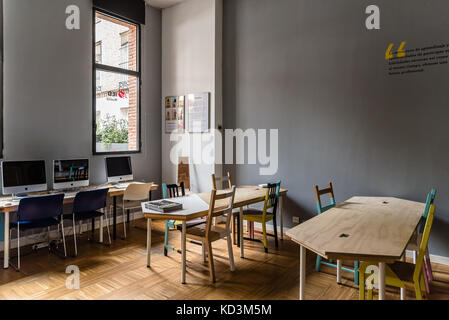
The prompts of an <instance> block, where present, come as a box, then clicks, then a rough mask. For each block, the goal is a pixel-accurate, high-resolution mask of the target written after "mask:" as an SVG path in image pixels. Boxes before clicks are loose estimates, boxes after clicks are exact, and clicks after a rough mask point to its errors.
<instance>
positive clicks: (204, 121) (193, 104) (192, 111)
mask: <svg viewBox="0 0 449 320" xmlns="http://www.w3.org/2000/svg"><path fill="white" fill-rule="evenodd" d="M209 96H210V95H209V92H204V93H200V94H188V95H187V96H186V114H187V119H186V122H187V123H186V127H187V131H188V132H191V133H202V132H208V131H209V117H210V98H209Z"/></svg>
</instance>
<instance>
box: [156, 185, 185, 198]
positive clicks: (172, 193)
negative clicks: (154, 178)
mask: <svg viewBox="0 0 449 320" xmlns="http://www.w3.org/2000/svg"><path fill="white" fill-rule="evenodd" d="M180 191H181V192H180ZM185 195H186V190H185V188H184V182H181V183H180V184H179V185H177V184H165V183H163V184H162V198H164V199H168V198H178V197H184V196H185Z"/></svg>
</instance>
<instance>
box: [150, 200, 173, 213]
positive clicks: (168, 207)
mask: <svg viewBox="0 0 449 320" xmlns="http://www.w3.org/2000/svg"><path fill="white" fill-rule="evenodd" d="M145 208H147V209H149V210H154V211H157V212H162V213H164V212H170V211H174V210H181V209H182V203H178V202H173V201H170V200H157V201H150V202H147V203H145Z"/></svg>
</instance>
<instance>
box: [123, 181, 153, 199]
mask: <svg viewBox="0 0 449 320" xmlns="http://www.w3.org/2000/svg"><path fill="white" fill-rule="evenodd" d="M152 186H153V183H152V182H151V183H131V184H130V185H129V186H128V187H127V188H126V190H125V193H124V194H123V200H130V201H140V200H142V201H144V200H147V199H148V198H149V197H150V190H151V187H152Z"/></svg>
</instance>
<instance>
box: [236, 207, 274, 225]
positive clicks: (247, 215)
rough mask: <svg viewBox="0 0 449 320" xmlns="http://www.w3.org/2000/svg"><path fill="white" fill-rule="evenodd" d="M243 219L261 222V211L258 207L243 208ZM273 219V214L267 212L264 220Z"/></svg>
mask: <svg viewBox="0 0 449 320" xmlns="http://www.w3.org/2000/svg"><path fill="white" fill-rule="evenodd" d="M243 220H249V221H255V222H263V211H262V210H258V209H248V210H243ZM271 220H273V214H272V213H270V212H267V214H266V216H265V222H268V221H271Z"/></svg>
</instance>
